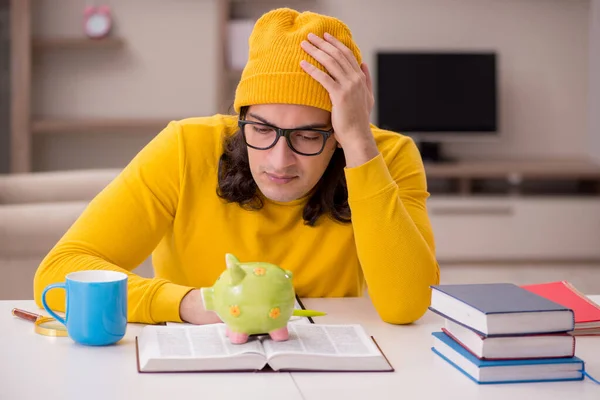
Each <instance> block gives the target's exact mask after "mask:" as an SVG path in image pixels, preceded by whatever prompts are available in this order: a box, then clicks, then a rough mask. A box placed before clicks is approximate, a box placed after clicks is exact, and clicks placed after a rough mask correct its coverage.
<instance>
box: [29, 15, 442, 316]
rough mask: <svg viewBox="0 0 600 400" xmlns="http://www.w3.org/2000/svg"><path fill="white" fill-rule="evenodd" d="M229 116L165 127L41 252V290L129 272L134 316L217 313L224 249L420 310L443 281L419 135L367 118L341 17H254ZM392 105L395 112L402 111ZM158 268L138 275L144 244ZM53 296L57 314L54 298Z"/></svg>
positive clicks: (333, 292) (300, 287) (405, 312)
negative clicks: (92, 273)
mask: <svg viewBox="0 0 600 400" xmlns="http://www.w3.org/2000/svg"><path fill="white" fill-rule="evenodd" d="M249 54H250V57H249V60H248V63H247V65H246V68H245V70H244V71H243V75H242V79H241V81H240V83H239V86H238V88H237V91H236V96H235V103H234V106H235V110H236V112H237V113H239V115H238V116H226V115H215V116H211V117H205V118H190V119H186V120H182V121H177V122H172V123H170V124H169V125H168V126H167V127H166V128H165V129H164V130H163V131H162V132H160V133H159V134H158V135H157V136H156V138H154V140H152V141H151V142H150V143H149V144H148V145H147V146H146V147H145V148H144V149H143V150H142V151H141V152H140V153H139V154H138V155H137V156H136V157H135V158H134V159H133V160H132V162H131V163H130V164H129V165H128V166H127V167H126V168H125V169H124V170H123V172H122V173H121V174H120V175H119V176H118V177H117V178H116V179H115V180H114V181H113V182H112V183H111V184H109V185H108V186H107V187H106V188H105V189H104V190H103V191H102V192H101V193H100V194H99V195H98V196H97V197H96V198H95V199H94V200H93V201H92V202H91V203H90V204H89V206H88V208H87V209H86V210H85V211H84V213H83V214H82V215H81V216H80V218H79V219H78V220H77V221H76V223H75V224H74V225H73V226H72V227H71V228H70V229H69V230H68V232H66V234H65V235H64V237H63V238H62V239H61V240H60V241H59V243H57V244H56V246H55V247H54V248H53V249H52V250H51V251H50V253H49V254H48V255H47V257H46V258H45V259H44V261H43V263H42V264H41V265H40V267H39V269H38V271H37V273H36V276H35V281H34V293H35V299H36V301H37V303H38V304H41V302H40V296H41V293H42V291H43V289H44V288H45V287H46V286H47V285H49V284H51V283H54V282H58V281H64V279H65V276H66V275H67V274H68V273H70V272H72V271H76V270H84V269H110V270H117V271H124V272H126V273H127V274H128V275H129V280H128V281H129V284H128V285H129V286H128V290H129V291H128V296H129V303H128V318H129V321H131V322H140V323H158V322H163V321H177V322H180V321H186V322H190V323H195V324H203V323H211V322H215V321H218V317H216V315H215V314H214V313H212V312H207V311H205V310H204V308H203V305H202V301H201V299H200V295H199V290H198V288H200V287H205V286H211V285H212V284H213V283H214V281H215V280H216V278H217V277H218V276H219V274H220V273H221V272H222V271H223V270H224V268H225V253H233V254H235V255H236V256H237V257H238V258H239V259H240V260H241V261H267V262H271V263H274V264H277V265H280V266H281V267H284V268H286V269H289V270H291V271H292V272H293V273H294V284H295V288H296V293H297V294H298V295H299V296H301V297H327V296H330V297H342V296H361V295H362V294H363V291H364V289H365V285H366V287H367V288H368V291H369V295H370V298H371V300H372V301H373V304H374V307H375V308H376V310H377V312H378V313H379V315H380V317H381V318H382V319H383V320H384V321H387V322H389V323H395V324H404V323H410V322H413V321H415V320H417V319H419V318H420V317H421V316H422V315H423V314H424V312H425V311H426V309H427V307H428V305H429V301H430V289H429V286H430V285H432V284H436V283H438V281H439V268H438V265H437V263H436V259H435V251H434V239H433V234H432V231H431V227H430V223H429V219H428V215H427V208H426V199H427V197H428V195H429V194H428V192H427V188H426V180H425V173H424V169H423V165H422V162H421V158H420V155H419V152H418V150H417V149H416V147H415V145H414V143H413V142H412V141H411V140H410V139H409V138H407V137H405V136H403V135H400V134H398V133H394V132H387V131H384V130H381V129H378V128H377V127H375V126H374V125H372V124H371V123H370V113H371V109H372V107H373V94H372V83H371V77H370V73H369V70H368V68H367V66H366V65H365V64H364V63H362V61H361V54H360V51H359V49H358V48H357V46H356V44H355V43H354V42H353V39H352V36H351V32H350V30H349V29H348V28H347V27H346V25H345V24H343V23H342V22H341V21H339V20H337V19H334V18H331V17H328V16H323V15H319V14H315V13H310V12H305V13H298V12H296V11H294V10H290V9H278V10H274V11H271V12H269V13H267V14H265V15H263V17H262V18H260V19H259V20H258V21H257V23H256V26H255V28H254V31H253V33H252V36H251V38H250V53H249ZM399 112H402V110H399ZM151 253H152V255H153V265H154V270H155V277H154V278H153V279H146V278H142V277H140V276H138V275H135V274H133V273H132V272H130V271H132V270H133V269H135V268H136V267H137V266H138V265H139V264H140V263H141V262H142V261H143V260H145V259H146V258H147V257H148V256H149V255H150V254H151ZM47 299H48V304H49V305H50V307H52V308H53V309H57V310H63V309H64V292H63V291H57V290H54V291H51V292H49V294H48V297H47Z"/></svg>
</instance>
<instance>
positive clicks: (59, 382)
mask: <svg viewBox="0 0 600 400" xmlns="http://www.w3.org/2000/svg"><path fill="white" fill-rule="evenodd" d="M15 307H17V308H21V309H25V310H28V311H33V312H36V313H38V314H43V315H48V314H47V313H46V312H45V311H44V310H39V309H38V308H37V306H36V305H35V303H34V302H33V301H8V300H7V301H0V399H2V400H46V399H57V400H58V399H61V400H83V399H85V400H95V399H103V400H121V399H123V400H125V399H127V400H134V399H136V400H137V399H139V400H178V399H190V400H199V399H221V398H227V399H277V400H282V399H294V400H295V399H302V397H301V396H300V393H299V392H298V388H297V387H296V385H295V384H294V381H293V379H292V377H291V375H290V374H289V373H277V374H267V373H264V374H261V373H206V374H194V373H187V374H140V373H138V372H137V368H136V358H135V336H136V335H137V333H138V332H139V330H140V329H141V327H142V325H138V324H129V325H128V327H127V334H126V335H125V338H123V339H122V340H121V341H120V342H119V343H118V344H117V345H114V346H107V347H88V346H81V345H78V344H76V343H75V342H73V341H72V340H71V339H70V338H68V337H60V338H54V337H47V336H42V335H39V334H37V333H35V332H34V325H33V323H32V322H29V321H25V320H22V319H19V318H16V317H13V316H12V315H11V310H12V309H13V308H15ZM252 393H254V395H253V394H252Z"/></svg>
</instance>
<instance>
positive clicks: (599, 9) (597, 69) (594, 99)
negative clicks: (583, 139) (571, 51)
mask: <svg viewBox="0 0 600 400" xmlns="http://www.w3.org/2000/svg"><path fill="white" fill-rule="evenodd" d="M589 101H590V103H589V137H590V155H591V156H592V157H593V158H594V159H595V160H597V161H598V162H600V0H592V7H591V11H590V100H589Z"/></svg>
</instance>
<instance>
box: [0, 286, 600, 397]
mask: <svg viewBox="0 0 600 400" xmlns="http://www.w3.org/2000/svg"><path fill="white" fill-rule="evenodd" d="M594 300H595V301H600V296H595V297H594ZM303 303H304V305H305V306H306V307H307V308H312V309H318V310H323V311H326V312H327V313H328V315H327V316H325V317H319V318H316V319H315V321H316V322H322V323H360V324H362V325H363V326H364V327H365V328H366V330H367V332H368V333H369V334H371V335H373V336H374V337H375V339H376V340H377V342H378V343H379V345H380V346H381V348H382V350H383V351H384V352H385V353H386V355H387V356H388V358H389V360H390V362H391V363H392V365H393V366H394V368H395V372H392V373H386V372H370V373H355V372H352V373H330V372H325V373H322V372H319V373H310V372H300V373H291V374H290V373H264V374H262V373H206V374H202V373H187V374H140V373H138V372H137V370H136V366H135V352H134V338H135V335H136V334H137V333H138V332H139V329H140V327H141V326H140V325H136V324H130V325H129V327H128V329H127V335H126V337H125V338H124V339H123V340H122V341H121V342H120V343H119V344H118V345H116V346H111V347H98V348H94V347H85V346H79V345H77V344H75V343H74V342H73V341H71V340H70V339H69V338H49V337H45V336H40V335H37V334H36V333H34V332H33V324H32V323H31V322H28V321H24V320H20V319H17V318H15V317H13V316H12V315H11V313H10V312H11V310H12V308H14V307H18V308H23V309H26V310H31V311H34V312H38V313H40V314H46V313H45V312H43V311H40V310H38V309H37V307H36V306H35V304H34V302H33V301H0V399H3V400H4V399H7V400H13V399H19V400H21V399H23V400H29V399H36V400H38V399H41V398H44V399H64V400H71V399H83V398H85V399H96V398H98V399H113V400H117V399H143V400H153V399H161V400H164V399H178V398H184V397H185V398H191V399H194V398H219V399H221V398H231V399H278V400H281V399H330V398H334V399H335V398H340V399H342V398H343V399H377V400H379V399H402V398H406V399H413V398H415V399H417V398H418V399H442V398H444V399H446V398H448V399H452V398H460V399H461V400H469V399H481V398H483V399H503V400H504V399H507V398H510V399H511V400H519V399H526V400H530V399H531V398H541V399H544V400H554V399H561V400H563V399H565V398H566V396H567V395H568V396H571V395H573V397H574V398H576V399H578V400H586V399H590V400H591V399H594V400H597V399H599V398H600V385H596V384H594V383H593V382H591V381H590V380H588V379H585V380H584V381H575V382H554V383H527V384H510V385H477V384H476V383H474V382H472V381H471V380H469V379H468V378H466V377H465V376H463V375H462V374H461V373H460V372H458V371H457V370H455V369H454V368H453V367H451V366H450V365H448V364H446V363H445V362H444V361H443V360H441V359H440V358H439V357H437V356H436V355H435V354H433V352H432V351H431V343H432V337H431V332H432V331H436V330H439V328H440V327H441V326H442V323H443V320H442V318H441V317H439V316H437V315H435V314H432V313H427V314H426V315H425V316H424V317H423V318H422V319H421V320H419V321H418V322H417V323H415V324H413V325H409V326H395V325H390V324H386V323H384V322H382V321H381V320H380V319H379V317H378V316H377V314H376V312H375V311H374V309H373V307H372V305H371V303H370V301H369V299H368V298H345V299H303ZM576 354H577V355H578V356H579V357H581V358H582V359H584V361H586V369H587V370H588V372H589V373H590V374H591V375H592V376H595V377H600V337H587V338H586V337H578V338H577V348H576Z"/></svg>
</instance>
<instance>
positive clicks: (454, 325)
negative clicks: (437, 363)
mask: <svg viewBox="0 0 600 400" xmlns="http://www.w3.org/2000/svg"><path fill="white" fill-rule="evenodd" d="M429 308H430V310H431V311H433V312H435V313H437V314H439V315H441V316H442V317H444V319H445V321H444V327H443V328H442V329H441V331H438V332H433V341H434V345H433V347H432V350H433V352H434V353H435V354H437V355H438V356H440V357H441V358H442V359H443V360H445V361H446V362H447V363H448V364H450V365H452V366H453V367H454V368H456V369H457V370H459V371H460V372H462V373H463V374H464V375H466V376H467V377H469V378H470V379H472V380H473V381H475V382H477V383H481V384H483V383H486V384H489V383H517V382H544V381H567V380H583V379H584V375H585V366H584V362H583V360H581V359H580V358H578V357H576V356H575V337H573V335H571V334H569V332H572V331H573V330H574V328H575V316H574V312H573V310H572V309H571V308H568V307H566V306H563V305H561V304H559V303H556V302H554V301H551V300H549V299H547V298H545V297H543V296H540V295H538V294H536V293H534V292H532V291H530V290H527V289H525V288H522V287H519V286H516V285H514V284H511V283H490V284H466V285H436V286H432V296H431V306H430V307H429Z"/></svg>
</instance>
